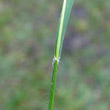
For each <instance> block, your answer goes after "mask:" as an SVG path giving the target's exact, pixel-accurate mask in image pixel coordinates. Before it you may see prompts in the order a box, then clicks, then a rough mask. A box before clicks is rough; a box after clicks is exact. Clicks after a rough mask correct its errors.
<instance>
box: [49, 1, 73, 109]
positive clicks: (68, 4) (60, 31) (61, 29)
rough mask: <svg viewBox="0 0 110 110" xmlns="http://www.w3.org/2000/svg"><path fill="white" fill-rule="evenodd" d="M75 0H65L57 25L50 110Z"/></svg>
mask: <svg viewBox="0 0 110 110" xmlns="http://www.w3.org/2000/svg"><path fill="white" fill-rule="evenodd" d="M73 2H74V0H64V2H63V7H62V12H61V15H60V19H59V23H58V27H57V33H56V42H55V48H54V58H53V62H52V66H53V74H52V81H51V89H50V97H49V105H48V110H53V104H54V95H55V85H56V77H57V67H58V64H59V61H60V58H61V50H62V45H63V40H64V35H65V31H66V27H67V23H68V19H69V15H70V12H71V9H72V6H73Z"/></svg>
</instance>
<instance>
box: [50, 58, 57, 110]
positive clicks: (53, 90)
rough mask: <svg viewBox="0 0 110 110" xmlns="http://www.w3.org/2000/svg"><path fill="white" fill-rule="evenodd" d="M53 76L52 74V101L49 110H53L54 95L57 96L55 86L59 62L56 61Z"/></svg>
mask: <svg viewBox="0 0 110 110" xmlns="http://www.w3.org/2000/svg"><path fill="white" fill-rule="evenodd" d="M53 63H54V64H53V74H52V81H51V90H50V98H49V99H50V100H49V106H48V110H53V103H54V95H55V85H56V77H57V66H58V61H57V60H55V61H54V62H53Z"/></svg>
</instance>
